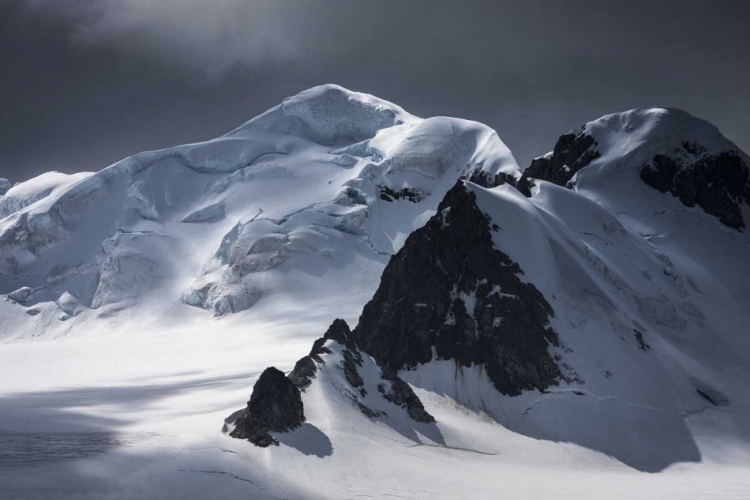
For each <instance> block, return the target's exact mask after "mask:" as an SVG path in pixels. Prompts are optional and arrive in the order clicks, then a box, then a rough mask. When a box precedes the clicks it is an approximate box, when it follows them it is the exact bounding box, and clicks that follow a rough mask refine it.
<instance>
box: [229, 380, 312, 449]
mask: <svg viewBox="0 0 750 500" xmlns="http://www.w3.org/2000/svg"><path fill="white" fill-rule="evenodd" d="M304 421H305V412H304V407H303V405H302V398H301V396H300V391H299V389H298V388H297V386H296V385H294V384H293V383H292V381H290V380H289V379H288V378H287V377H286V376H285V375H284V373H283V372H282V371H280V370H277V369H276V368H274V367H270V368H266V369H265V370H264V371H263V373H262V374H261V375H260V377H259V378H258V381H257V382H256V383H255V386H254V387H253V394H252V396H250V401H248V403H247V409H246V410H245V413H244V414H243V415H242V416H241V417H240V418H238V419H237V421H236V422H235V428H234V430H233V431H232V432H231V434H230V435H231V436H232V437H236V438H240V439H247V440H248V441H250V442H252V443H253V444H255V445H257V446H261V447H266V446H270V445H272V444H275V445H278V444H279V443H278V441H277V440H276V439H275V438H274V437H273V436H271V435H270V432H271V431H273V432H286V431H290V430H292V429H295V428H297V427H299V426H300V425H302V422H304Z"/></svg>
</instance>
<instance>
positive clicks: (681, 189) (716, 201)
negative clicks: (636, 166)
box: [641, 142, 750, 229]
mask: <svg viewBox="0 0 750 500" xmlns="http://www.w3.org/2000/svg"><path fill="white" fill-rule="evenodd" d="M682 148H683V150H682V151H678V152H676V154H675V156H674V157H671V156H666V155H661V154H659V155H656V156H654V158H653V160H651V162H649V163H647V164H646V165H644V166H643V167H642V168H641V179H642V180H643V182H645V183H646V184H648V185H649V186H651V187H652V188H654V189H658V190H659V191H661V192H662V193H666V192H670V193H672V195H673V196H675V197H677V198H679V199H680V201H681V202H682V203H683V204H684V205H686V206H688V207H693V206H695V205H698V206H699V207H701V208H702V209H703V210H705V211H706V213H708V214H711V215H715V216H716V217H718V218H719V221H721V223H722V224H724V225H726V226H729V227H731V228H734V229H742V228H744V227H745V221H744V220H743V218H742V204H743V203H744V204H747V205H750V182H749V179H748V178H749V176H750V174H749V172H748V166H747V165H745V163H744V162H743V161H742V158H740V156H739V154H738V153H737V151H725V152H722V153H719V154H715V155H708V154H705V148H703V147H702V146H700V145H697V144H694V143H690V142H683V144H682Z"/></svg>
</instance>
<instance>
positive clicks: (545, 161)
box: [523, 132, 601, 186]
mask: <svg viewBox="0 0 750 500" xmlns="http://www.w3.org/2000/svg"><path fill="white" fill-rule="evenodd" d="M596 145H597V144H596V140H595V139H594V138H593V137H592V136H590V135H588V134H586V133H584V132H579V133H578V134H575V133H572V132H571V133H568V134H565V135H562V136H560V138H559V139H558V140H557V144H555V149H554V150H553V151H552V154H551V155H547V156H542V157H540V158H536V159H534V160H533V161H532V162H531V165H530V166H529V167H528V168H527V169H526V170H525V171H524V174H523V178H527V177H532V178H534V179H541V180H545V181H549V182H552V183H554V184H557V185H559V186H566V185H567V184H568V182H569V181H570V179H571V178H572V177H573V176H574V175H575V173H576V172H578V171H579V170H581V169H582V168H583V167H585V166H587V165H589V164H590V163H591V162H592V161H594V160H596V159H597V158H599V156H601V154H600V153H599V151H597V150H596Z"/></svg>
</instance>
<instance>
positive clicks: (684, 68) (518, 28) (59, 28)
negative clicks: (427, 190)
mask: <svg viewBox="0 0 750 500" xmlns="http://www.w3.org/2000/svg"><path fill="white" fill-rule="evenodd" d="M329 82H333V83H338V84H340V85H343V86H345V87H348V88H350V89H352V90H358V91H362V92H367V93H371V94H374V95H377V96H379V97H381V98H384V99H387V100H390V101H393V102H395V103H397V104H399V105H401V106H402V107H404V108H405V109H406V110H407V111H409V112H411V113H413V114H416V115H419V116H434V115H450V116H458V117H461V118H468V119H473V120H477V121H481V122H483V123H486V124H488V125H490V126H491V127H493V128H494V129H496V130H497V131H498V133H499V135H500V137H501V138H502V140H503V141H504V142H505V143H506V144H507V145H508V146H509V147H510V148H511V150H512V151H513V153H514V154H515V156H516V159H517V160H518V161H519V164H521V166H526V165H528V163H529V161H530V160H531V158H533V157H535V156H538V155H540V154H543V153H545V152H546V151H548V150H550V149H552V146H553V145H554V143H555V140H556V138H557V137H558V136H559V135H560V134H562V133H564V132H566V131H567V130H569V129H571V128H574V127H578V126H580V125H582V124H583V123H585V122H587V121H590V120H593V119H595V118H598V117H599V116H601V115H603V114H607V113H611V112H615V111H622V110H626V109H630V108H634V107H652V106H672V107H679V108H683V109H686V110H688V111H690V112H691V113H693V114H694V115H696V116H699V117H702V118H705V119H707V120H709V121H711V122H713V123H714V124H715V125H717V126H718V127H719V128H720V129H721V131H722V132H723V133H724V134H725V135H726V136H727V137H729V138H730V139H731V140H733V141H735V142H736V143H737V144H738V145H739V146H740V147H741V148H743V149H744V150H745V151H750V1H744V0H740V1H736V2H732V1H708V0H706V1H689V0H679V1H661V2H660V1H657V0H649V1H645V2H641V1H628V2H615V1H612V0H607V1H603V0H599V1H595V0H587V1H570V0H540V1H531V0H515V1H494V2H480V1H466V0H461V1H459V0H456V1H454V2H437V1H428V0H422V1H414V2H409V1H404V0H399V1H384V0H379V1H376V0H370V1H356V0H337V1H334V0H330V1H321V0H289V1H283V0H275V1H267V2H266V1H256V0H158V1H151V0H0V176H4V177H8V178H9V179H10V180H11V182H17V181H21V180H25V179H27V178H29V177H32V176H34V175H37V174H39V173H41V172H45V171H48V170H58V171H63V172H76V171H83V170H98V169H100V168H103V167H105V166H107V165H109V164H111V163H113V162H115V161H117V160H119V159H121V158H123V157H125V156H129V155H131V154H134V153H137V152H139V151H142V150H148V149H156V148H162V147H167V146H172V145H177V144H182V143H187V142H195V141H200V140H205V139H209V138H212V137H215V136H218V135H221V134H223V133H225V132H227V131H229V130H231V129H233V128H234V127H235V126H237V125H238V124H240V123H242V122H244V121H246V120H248V119H250V118H251V117H253V116H255V115H257V114H258V113H260V112H262V111H264V110H265V109H267V108H269V107H271V106H273V105H275V104H278V103H279V102H280V101H281V100H282V99H283V98H284V97H286V96H289V95H292V94H295V93H297V92H298V91H300V90H303V89H305V88H308V87H311V86H313V85H317V84H321V83H329Z"/></svg>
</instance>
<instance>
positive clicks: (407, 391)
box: [378, 370, 435, 424]
mask: <svg viewBox="0 0 750 500" xmlns="http://www.w3.org/2000/svg"><path fill="white" fill-rule="evenodd" d="M382 376H383V378H384V379H387V380H390V381H391V389H390V390H389V391H388V392H385V388H384V386H382V385H380V386H378V388H381V387H383V392H384V394H383V397H384V398H385V399H387V400H388V401H390V402H391V403H393V404H395V405H397V406H400V407H402V408H406V411H407V413H409V416H410V417H411V418H412V420H415V421H417V422H423V423H426V424H429V423H432V422H434V421H435V418H434V417H433V416H432V415H430V414H429V413H427V410H425V409H424V405H423V404H422V400H421V399H419V397H418V396H417V395H416V394H414V391H413V390H412V388H411V386H410V385H409V384H407V383H406V382H404V381H403V380H402V379H400V378H399V377H398V376H396V375H395V374H394V373H391V372H389V371H388V370H385V371H384V372H383V374H382Z"/></svg>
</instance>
